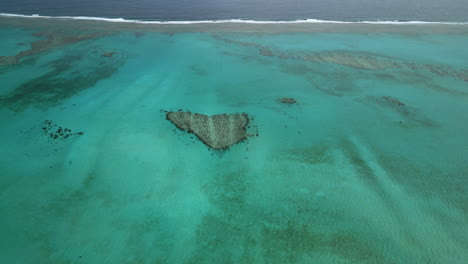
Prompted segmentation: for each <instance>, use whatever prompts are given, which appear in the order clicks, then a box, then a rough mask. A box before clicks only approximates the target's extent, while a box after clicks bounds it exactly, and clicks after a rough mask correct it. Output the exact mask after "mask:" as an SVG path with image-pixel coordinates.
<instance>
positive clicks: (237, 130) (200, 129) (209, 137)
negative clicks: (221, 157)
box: [166, 111, 249, 150]
mask: <svg viewBox="0 0 468 264" xmlns="http://www.w3.org/2000/svg"><path fill="white" fill-rule="evenodd" d="M166 119H167V120H169V121H171V122H172V123H173V124H174V125H175V126H176V127H177V128H179V129H180V130H182V131H187V132H189V133H192V134H194V135H196V136H197V137H198V139H200V140H201V141H202V142H203V143H204V144H205V145H207V146H208V147H210V148H213V149H217V150H221V149H227V148H229V147H230V146H232V145H234V144H237V143H239V142H241V141H243V140H245V139H247V126H248V124H249V117H248V116H247V114H244V113H242V114H219V115H212V116H208V115H203V114H198V113H192V112H171V111H167V112H166Z"/></svg>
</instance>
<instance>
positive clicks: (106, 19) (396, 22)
mask: <svg viewBox="0 0 468 264" xmlns="http://www.w3.org/2000/svg"><path fill="white" fill-rule="evenodd" d="M0 17H22V18H45V19H70V20H91V21H105V22H114V23H137V24H167V25H185V24H223V23H244V24H303V23H310V24H390V25H408V24H413V25H415V24H435V25H439V24H440V25H468V22H436V21H397V20H394V21H381V20H376V21H337V20H321V19H313V18H309V19H299V20H283V21H269V20H249V19H221V20H187V21H178V20H174V21H157V20H138V19H125V18H105V17H87V16H41V15H39V14H33V15H20V14H9V13H0Z"/></svg>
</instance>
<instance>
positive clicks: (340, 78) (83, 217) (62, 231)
mask: <svg viewBox="0 0 468 264" xmlns="http://www.w3.org/2000/svg"><path fill="white" fill-rule="evenodd" d="M6 21H7V20H3V21H2V23H3V26H2V27H1V28H0V36H2V37H1V41H0V52H1V54H0V55H1V56H4V57H2V58H0V62H2V63H3V64H4V65H3V66H0V84H1V85H0V125H1V126H0V146H1V147H2V152H1V154H0V155H1V156H0V171H1V173H0V175H1V176H0V214H1V215H2V217H1V218H0V262H1V263H35V264H36V263H466V262H467V260H468V254H467V252H468V250H467V249H468V239H467V238H468V192H467V191H468V178H467V176H468V165H467V164H468V163H467V157H468V137H467V135H468V115H466V113H467V111H468V104H467V100H468V82H467V81H468V71H467V69H468V65H467V63H466V62H467V61H468V52H467V50H466V48H465V47H466V45H467V44H468V35H467V34H466V29H465V30H464V28H463V26H461V27H460V33H454V32H453V31H452V32H451V33H450V34H449V33H443V32H442V33H441V30H440V28H439V30H438V31H437V33H422V31H420V30H418V29H416V30H413V31H411V33H408V31H405V30H402V29H401V28H398V26H396V27H397V29H396V30H392V31H387V32H384V31H380V30H369V31H368V32H364V31H363V30H359V32H358V31H353V30H349V31H340V30H338V31H333V30H331V31H333V32H319V31H316V32H314V30H310V32H295V33H294V32H292V30H291V31H288V30H286V29H283V30H277V31H275V32H260V31H255V30H248V29H249V26H239V29H238V30H236V31H237V32H232V30H229V31H228V30H225V31H223V30H214V31H209V32H200V31H199V30H193V29H185V30H184V29H180V28H178V29H177V30H174V31H169V30H164V32H156V31H154V30H153V29H154V27H156V28H157V26H149V27H147V28H137V29H135V30H130V29H128V30H126V29H115V28H116V26H112V28H110V27H109V28H106V27H108V26H107V24H104V25H101V26H100V28H101V29H100V31H89V30H84V29H83V28H84V27H87V26H81V27H80V29H79V30H77V29H73V30H70V29H69V28H68V29H67V28H65V29H64V28H59V27H58V26H59V24H57V23H55V24H54V23H49V24H47V26H44V25H42V26H41V27H33V26H32V25H33V24H34V23H29V22H27V23H26V24H23V25H22V26H18V24H15V26H13V25H10V24H9V23H7V22H6ZM28 21H29V20H28ZM75 23H81V22H75ZM312 27H313V26H312ZM324 27H325V28H326V27H327V26H324ZM330 27H333V26H330ZM355 27H359V26H358V25H356V26H355ZM373 27H375V25H374V26H369V28H370V29H374V28H373ZM400 27H401V26H400ZM405 27H411V26H405ZM117 28H118V26H117ZM400 29H401V31H402V33H398V31H399V30H400ZM322 31H323V30H322ZM38 32H42V34H40V35H38V34H35V35H32V34H33V33H38ZM376 32H377V33H376ZM418 32H420V33H418ZM3 36H8V37H5V38H4V37H3ZM91 36H92V37H91ZM40 39H42V40H43V41H42V42H41V41H38V40H40ZM44 40H46V41H44ZM47 40H49V42H47ZM20 43H21V44H20ZM32 43H35V44H32ZM31 47H32V48H31ZM28 50H29V52H30V53H31V54H28ZM22 51H26V53H25V52H23V53H21V52H22ZM31 51H34V52H31ZM109 52H114V53H112V54H111V55H109V54H108V53H109ZM105 54H107V55H108V56H103V55H105ZM15 55H16V56H17V58H18V60H17V62H16V63H7V62H6V61H7V60H9V59H11V57H6V56H15ZM283 97H292V98H294V99H295V100H297V102H298V103H297V104H294V105H287V104H282V103H279V102H278V101H277V100H278V99H279V98H283ZM178 109H183V110H189V111H192V112H196V113H202V114H207V115H212V114H219V113H241V112H244V113H246V114H248V115H249V117H251V118H252V120H251V125H252V126H251V127H250V128H249V130H248V132H249V133H251V134H253V135H255V134H256V133H257V132H258V136H253V137H249V138H248V139H247V140H246V141H243V142H241V143H239V144H236V145H234V146H232V147H231V148H230V149H229V150H226V151H214V150H210V149H209V148H208V147H207V146H205V145H204V144H203V143H202V142H200V141H198V140H197V139H195V138H191V137H190V135H189V134H187V133H184V132H182V131H178V130H177V129H176V128H175V126H174V125H173V124H171V123H170V122H169V121H168V120H166V119H165V116H164V113H163V112H161V111H164V110H166V111H177V110H178ZM58 127H62V128H63V129H65V128H67V129H70V130H71V132H70V133H68V134H71V135H70V136H68V137H67V138H57V139H54V138H53V135H52V137H51V135H50V132H52V133H55V131H56V130H57V129H58ZM78 132H83V134H82V135H79V134H75V133H78Z"/></svg>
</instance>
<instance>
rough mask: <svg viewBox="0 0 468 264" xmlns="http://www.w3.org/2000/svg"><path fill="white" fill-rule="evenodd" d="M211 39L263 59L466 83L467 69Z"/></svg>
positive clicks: (218, 36)
mask: <svg viewBox="0 0 468 264" xmlns="http://www.w3.org/2000/svg"><path fill="white" fill-rule="evenodd" d="M212 36H213V38H215V39H217V40H220V41H223V42H225V43H229V44H234V45H241V46H245V47H253V48H256V49H257V50H258V54H260V55H261V56H266V57H274V58H278V59H287V60H295V61H304V62H312V63H331V64H336V65H341V66H346V67H350V68H355V69H360V70H386V69H405V70H423V71H425V72H429V73H431V74H434V75H438V76H444V77H451V78H455V79H459V80H462V81H465V82H468V70H467V69H457V68H453V67H451V66H446V65H436V64H418V63H413V62H408V61H404V60H401V59H398V58H393V57H388V56H382V55H380V54H375V53H372V52H364V51H348V50H329V51H321V52H310V51H292V50H284V49H278V48H270V47H268V46H265V45H262V44H258V43H254V42H247V41H238V40H233V39H230V38H228V37H225V36H223V35H222V34H213V35H212Z"/></svg>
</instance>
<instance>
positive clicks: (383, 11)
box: [0, 0, 468, 22]
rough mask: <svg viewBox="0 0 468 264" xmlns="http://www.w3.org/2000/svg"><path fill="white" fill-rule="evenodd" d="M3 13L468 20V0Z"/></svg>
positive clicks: (118, 4)
mask: <svg viewBox="0 0 468 264" xmlns="http://www.w3.org/2000/svg"><path fill="white" fill-rule="evenodd" d="M0 13H15V14H25V15H31V14H40V15H49V16H94V17H108V18H126V19H148V20H164V21H168V20H206V19H210V20H211V19H254V20H297V19H324V20H340V21H362V20H399V21H411V20H419V21H421V20H422V21H451V22H466V21H468V3H467V0H381V1H377V0H350V1H348V0H327V1H324V0H287V1H284V0H233V1H231V0H196V1H194V0H135V1H126V0H99V1H95V0H2V1H0Z"/></svg>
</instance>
